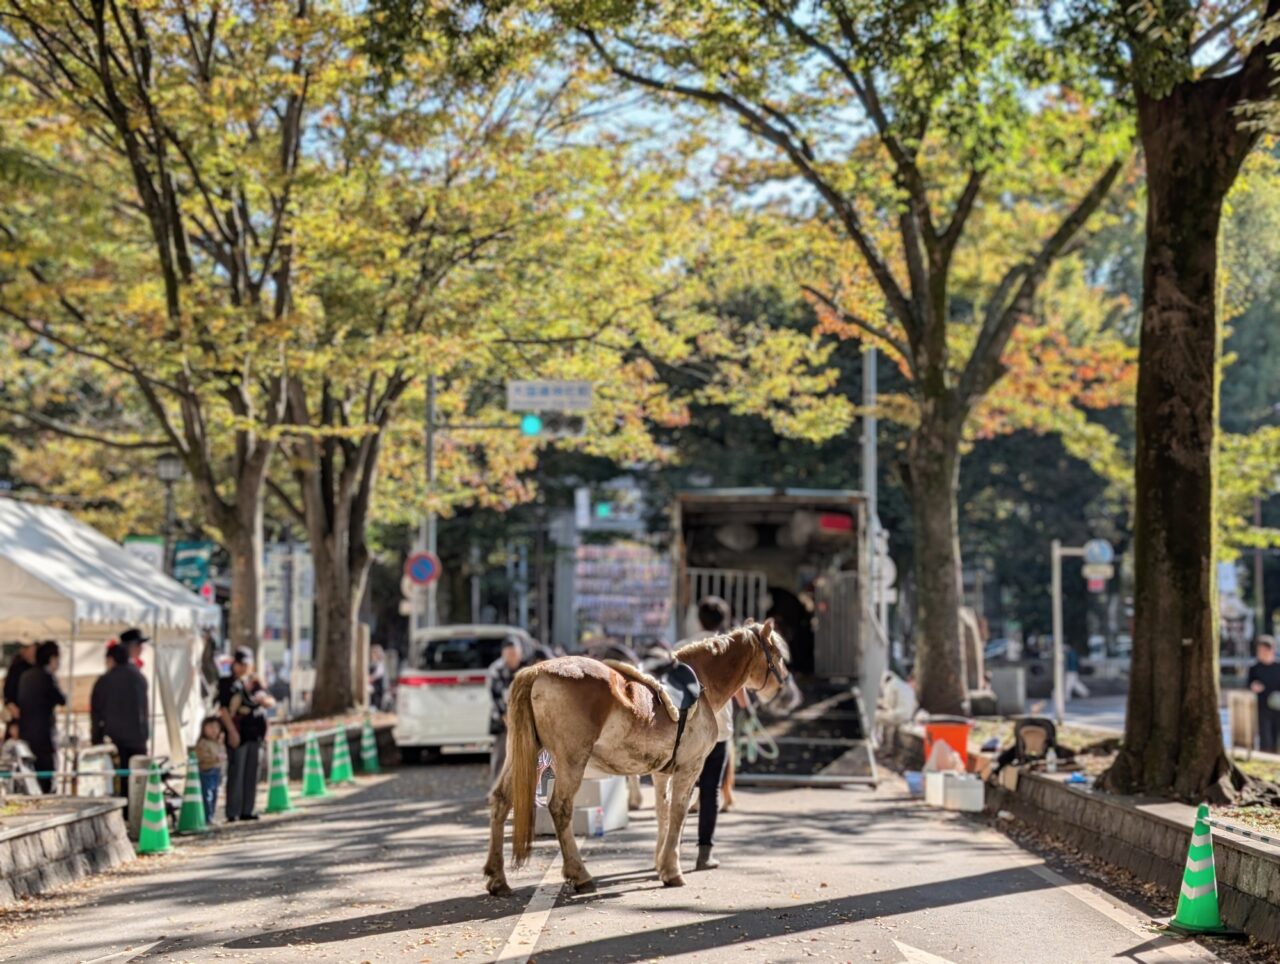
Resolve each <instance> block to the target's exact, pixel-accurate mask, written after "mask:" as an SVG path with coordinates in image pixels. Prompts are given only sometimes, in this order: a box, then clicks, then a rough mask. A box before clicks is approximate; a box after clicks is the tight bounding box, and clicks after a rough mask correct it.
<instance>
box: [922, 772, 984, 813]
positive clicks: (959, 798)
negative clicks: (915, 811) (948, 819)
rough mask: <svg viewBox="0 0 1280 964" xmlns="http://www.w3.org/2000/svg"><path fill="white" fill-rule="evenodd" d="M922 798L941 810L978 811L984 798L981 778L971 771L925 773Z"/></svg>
mask: <svg viewBox="0 0 1280 964" xmlns="http://www.w3.org/2000/svg"><path fill="white" fill-rule="evenodd" d="M924 800H925V803H927V804H929V805H930V806H934V807H941V808H942V809H943V810H960V811H963V812H965V813H978V812H979V811H981V810H982V806H983V803H984V800H985V795H984V791H983V784H982V780H980V779H979V778H978V777H976V776H974V775H973V774H971V773H952V772H950V771H944V772H942V773H926V774H925V775H924Z"/></svg>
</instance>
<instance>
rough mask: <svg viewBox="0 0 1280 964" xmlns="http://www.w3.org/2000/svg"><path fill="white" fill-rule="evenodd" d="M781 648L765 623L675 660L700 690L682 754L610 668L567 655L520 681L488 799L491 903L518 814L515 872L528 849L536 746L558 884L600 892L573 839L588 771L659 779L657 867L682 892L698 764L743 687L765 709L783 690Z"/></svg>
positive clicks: (633, 684)
mask: <svg viewBox="0 0 1280 964" xmlns="http://www.w3.org/2000/svg"><path fill="white" fill-rule="evenodd" d="M784 646H785V644H784V643H783V642H782V639H781V637H780V636H778V635H777V634H776V633H774V631H773V621H772V620H768V621H766V622H765V623H764V624H763V625H756V624H755V623H754V622H748V623H747V624H746V625H745V626H743V627H741V628H739V629H735V630H734V631H732V632H730V633H726V634H724V635H721V636H712V637H710V638H708V639H702V640H698V641H697V642H694V643H689V644H688V645H686V646H682V647H681V648H680V649H678V650H677V651H676V653H675V658H676V659H677V660H678V661H679V662H681V663H684V664H686V665H688V666H690V667H692V668H693V670H694V672H695V673H697V675H698V679H699V681H700V682H701V684H702V695H701V696H700V697H699V698H698V704H697V710H696V711H695V712H694V713H692V714H691V715H690V716H689V718H688V722H687V725H686V726H685V730H684V733H683V734H682V736H681V738H680V743H679V748H678V750H677V748H676V730H677V724H676V723H675V722H674V721H673V720H672V719H671V717H670V715H669V714H668V713H667V712H666V711H665V708H664V706H663V705H662V704H661V702H660V701H659V699H658V698H657V697H656V696H655V694H654V692H653V690H652V689H651V688H650V687H649V686H647V685H645V683H644V682H641V681H639V680H637V679H635V678H632V677H631V676H630V675H626V674H624V673H621V672H619V671H618V670H617V669H615V668H613V667H612V666H609V665H606V664H605V663H601V662H599V661H598V660H594V659H590V658H589V657H586V656H562V657H560V658H559V659H553V660H548V661H547V662H544V663H538V664H537V665H535V666H530V667H528V668H526V669H522V670H521V671H520V672H519V673H517V674H516V678H515V681H514V682H513V683H512V686H511V695H510V699H509V702H508V713H509V718H510V725H509V727H508V732H507V761H506V765H505V766H504V767H503V770H502V775H501V776H499V778H498V780H497V782H496V783H495V784H494V786H493V790H492V792H491V794H490V797H489V801H490V822H489V859H488V861H487V862H486V863H485V867H484V874H485V877H486V878H487V888H488V891H489V893H491V894H498V895H502V894H509V893H511V888H510V887H509V886H508V885H507V878H506V873H505V871H504V869H503V861H502V830H503V825H504V824H505V823H506V819H507V814H508V813H509V812H510V811H511V809H512V807H513V805H514V808H515V827H514V830H513V832H512V843H511V857H512V863H514V864H515V865H516V866H517V867H519V866H520V865H521V864H523V863H524V862H525V861H527V860H528V859H529V854H530V852H531V851H532V849H533V818H534V799H533V798H534V792H535V785H536V782H537V757H538V751H539V749H540V748H543V747H545V748H546V749H547V750H548V751H549V752H550V753H551V756H552V758H553V759H554V761H555V770H556V779H555V787H554V789H553V790H552V793H551V800H550V804H549V807H548V809H549V810H550V812H551V819H552V821H553V822H554V823H555V828H556V836H557V837H558V838H559V841H560V852H561V854H562V855H563V857H564V876H565V877H566V878H567V879H568V880H571V881H573V886H574V889H575V890H576V891H578V892H579V893H582V892H584V891H588V890H593V889H594V888H595V883H594V881H593V880H592V879H591V875H590V874H589V873H587V868H586V867H585V866H584V865H583V863H582V858H581V857H580V856H579V854H578V845H577V842H576V841H575V840H574V837H573V798H574V797H575V796H577V793H578V787H579V786H580V785H581V783H582V778H583V775H584V773H586V771H587V768H588V766H589V767H590V768H591V771H592V772H593V773H600V774H612V775H624V776H625V775H630V774H643V773H652V774H653V775H654V787H655V789H656V791H657V803H656V806H657V812H658V843H657V849H656V851H655V855H654V865H655V866H656V868H657V870H658V876H659V877H660V878H661V880H662V882H663V883H664V884H666V885H667V886H668V887H679V886H681V885H682V884H684V877H683V876H682V875H681V873H680V853H679V845H680V833H681V831H682V830H683V829H684V819H685V814H686V813H687V812H688V809H689V798H690V796H691V794H692V792H693V787H694V784H695V783H696V782H697V780H698V774H699V773H700V772H701V771H702V764H703V761H704V760H705V759H706V756H707V754H708V753H709V752H711V748H712V747H713V746H714V745H715V742H716V713H717V712H718V711H719V710H720V709H722V708H723V707H724V705H725V703H727V702H728V701H729V699H730V697H732V696H733V694H734V693H736V692H737V691H738V690H739V689H741V688H742V687H743V686H745V687H747V688H748V689H751V690H760V691H762V696H763V698H765V699H770V698H772V696H773V695H774V694H775V693H776V692H777V691H778V690H779V689H780V688H781V687H782V686H783V685H784V684H785V682H786V675H785V671H784V669H783V666H784V664H783V660H782V656H781V652H782V649H783V647H784ZM673 754H674V755H673Z"/></svg>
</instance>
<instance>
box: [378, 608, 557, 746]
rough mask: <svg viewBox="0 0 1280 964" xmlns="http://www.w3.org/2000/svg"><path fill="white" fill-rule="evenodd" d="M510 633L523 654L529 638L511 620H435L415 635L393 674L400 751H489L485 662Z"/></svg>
mask: <svg viewBox="0 0 1280 964" xmlns="http://www.w3.org/2000/svg"><path fill="white" fill-rule="evenodd" d="M512 637H514V638H515V639H518V640H520V644H521V645H522V646H523V647H524V651H525V654H526V655H528V654H530V653H532V652H533V649H534V641H533V638H532V637H531V636H529V634H528V633H526V632H525V631H524V630H523V629H519V628H517V627H515V626H440V627H437V628H435V629H429V630H426V631H425V632H423V633H420V634H419V635H418V636H417V637H416V638H415V639H414V641H413V644H412V645H411V646H410V650H409V658H408V659H406V660H405V661H404V663H403V664H402V665H401V668H400V676H399V678H398V679H397V680H396V727H395V731H394V736H395V741H396V746H398V747H399V748H400V754H401V756H402V757H404V758H405V759H406V760H409V761H412V760H415V759H418V758H420V757H421V756H422V754H423V752H424V751H426V752H427V753H429V754H436V753H440V752H445V751H449V750H453V751H461V752H487V751H488V749H489V747H490V746H491V745H492V743H493V737H492V736H491V735H490V733H489V708H490V706H491V705H492V698H491V697H490V695H489V672H488V671H489V666H490V664H491V663H493V661H494V660H496V659H497V658H498V657H499V656H500V655H501V654H502V642H503V640H505V639H509V638H512Z"/></svg>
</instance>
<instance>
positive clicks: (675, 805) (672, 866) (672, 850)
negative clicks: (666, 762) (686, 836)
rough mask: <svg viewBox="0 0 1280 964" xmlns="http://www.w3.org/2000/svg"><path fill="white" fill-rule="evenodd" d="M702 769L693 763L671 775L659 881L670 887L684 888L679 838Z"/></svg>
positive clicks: (698, 763)
mask: <svg viewBox="0 0 1280 964" xmlns="http://www.w3.org/2000/svg"><path fill="white" fill-rule="evenodd" d="M701 769H702V764H701V762H697V763H691V764H687V765H686V767H677V768H676V772H675V773H673V774H672V775H671V799H670V801H668V803H667V808H668V814H667V832H666V835H665V837H664V839H663V841H662V844H661V847H660V849H659V851H658V878H659V879H660V880H661V881H662V882H663V883H664V884H665V885H666V886H668V887H683V886H684V875H683V874H681V873H680V836H681V834H682V833H683V832H684V818H685V817H686V816H687V815H688V813H689V798H690V797H691V796H692V795H693V785H694V784H695V783H697V782H698V774H699V773H700V772H701Z"/></svg>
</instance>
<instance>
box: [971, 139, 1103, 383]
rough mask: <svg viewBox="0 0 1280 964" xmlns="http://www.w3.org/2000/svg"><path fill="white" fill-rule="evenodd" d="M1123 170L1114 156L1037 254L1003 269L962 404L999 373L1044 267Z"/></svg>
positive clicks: (1050, 263)
mask: <svg viewBox="0 0 1280 964" xmlns="http://www.w3.org/2000/svg"><path fill="white" fill-rule="evenodd" d="M1123 169H1124V160H1123V159H1119V158H1118V159H1116V160H1114V161H1112V162H1111V163H1110V164H1109V165H1107V168H1106V170H1104V171H1103V172H1102V174H1101V175H1100V176H1099V177H1098V179H1097V180H1096V181H1094V182H1093V186H1092V187H1090V188H1089V190H1088V192H1086V194H1085V195H1084V197H1082V198H1081V199H1080V201H1079V202H1078V203H1077V204H1076V206H1075V208H1074V209H1072V211H1071V213H1070V214H1068V215H1067V217H1066V218H1065V219H1064V220H1063V221H1062V223H1061V224H1060V225H1058V229H1057V230H1056V231H1054V232H1053V234H1052V235H1051V236H1050V237H1049V238H1048V239H1047V240H1046V241H1045V242H1044V244H1043V245H1041V247H1040V251H1039V252H1038V253H1037V254H1036V256H1035V257H1034V258H1033V259H1032V260H1031V261H1030V262H1024V263H1022V264H1017V265H1014V266H1013V267H1012V268H1010V269H1009V271H1008V272H1006V274H1005V276H1004V278H1003V279H1002V280H1001V282H1000V285H999V287H998V288H997V289H996V293H995V296H994V297H993V298H992V300H991V302H990V304H988V306H987V311H986V314H985V317H984V319H983V323H982V331H981V332H979V334H978V340H977V342H976V343H975V344H974V346H973V352H972V354H970V356H969V361H968V363H967V364H966V365H965V368H964V372H963V374H962V375H961V377H960V385H959V392H960V403H961V404H962V405H964V406H966V407H968V406H970V405H972V404H974V403H975V402H976V401H977V400H978V399H980V398H981V397H982V396H983V395H985V394H986V393H987V391H988V390H989V389H990V388H991V386H992V385H994V384H995V383H996V381H997V380H998V379H999V377H1000V375H1001V373H1002V369H1001V363H1000V357H1001V356H1002V355H1003V354H1004V349H1005V345H1007V344H1008V342H1009V338H1010V336H1011V335H1012V334H1013V329H1014V328H1015V327H1016V326H1017V324H1018V322H1019V320H1021V319H1022V318H1023V317H1025V316H1026V315H1028V314H1030V313H1031V310H1032V301H1033V299H1034V298H1035V294H1036V291H1037V290H1038V288H1039V287H1040V283H1041V282H1042V281H1043V280H1044V277H1045V275H1046V274H1047V273H1048V270H1049V267H1050V266H1051V265H1052V264H1053V262H1054V260H1055V259H1056V258H1057V257H1058V256H1059V255H1060V254H1061V253H1062V251H1063V249H1064V248H1065V247H1066V246H1067V243H1068V242H1069V241H1070V240H1071V239H1072V237H1073V236H1074V235H1075V234H1076V232H1078V231H1079V230H1080V229H1081V228H1082V227H1084V224H1085V222H1086V221H1088V220H1089V218H1090V217H1092V215H1093V213H1094V212H1095V211H1096V210H1097V209H1098V208H1099V207H1100V206H1101V204H1102V201H1103V199H1104V198H1106V196H1107V193H1108V192H1109V191H1110V190H1111V185H1112V184H1114V183H1115V180H1116V178H1117V177H1118V176H1119V175H1120V172H1121V171H1122V170H1123ZM1015 285H1017V291H1016V293H1015V294H1014V295H1013V298H1012V300H1008V299H1009V292H1010V291H1011V290H1013V288H1014V286H1015Z"/></svg>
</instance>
